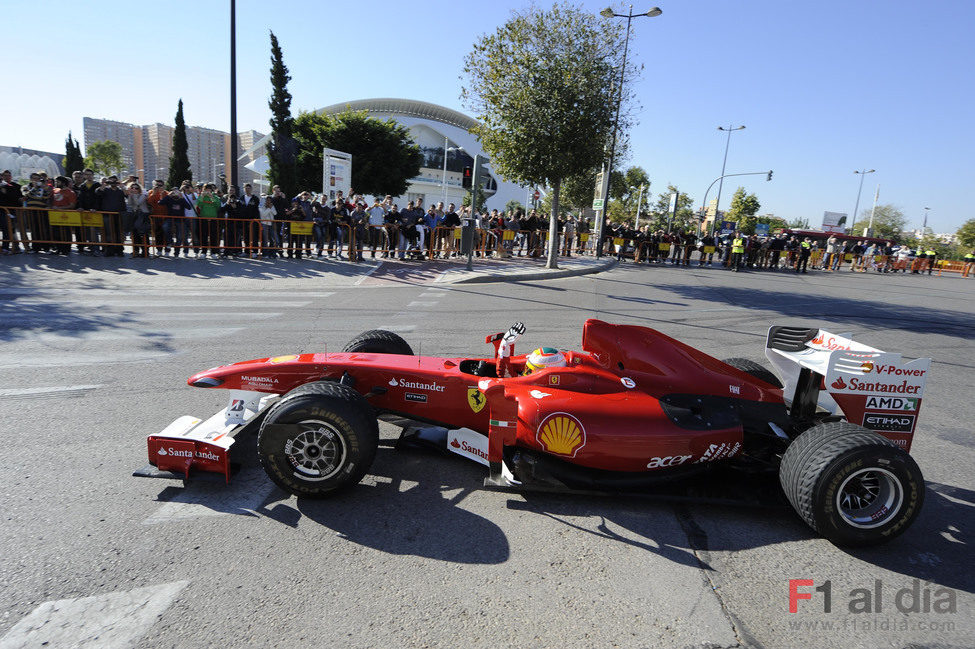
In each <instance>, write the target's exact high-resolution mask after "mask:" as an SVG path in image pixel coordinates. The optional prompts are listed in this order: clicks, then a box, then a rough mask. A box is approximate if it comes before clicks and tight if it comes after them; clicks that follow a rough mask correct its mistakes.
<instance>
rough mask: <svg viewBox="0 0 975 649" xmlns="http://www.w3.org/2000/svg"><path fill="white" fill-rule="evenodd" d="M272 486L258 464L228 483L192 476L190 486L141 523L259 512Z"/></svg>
mask: <svg viewBox="0 0 975 649" xmlns="http://www.w3.org/2000/svg"><path fill="white" fill-rule="evenodd" d="M272 489H273V485H272V484H271V483H270V481H269V480H268V479H267V476H266V475H265V474H264V472H263V471H262V470H261V469H260V468H258V467H252V468H249V469H246V470H244V471H241V472H240V473H239V474H237V475H235V476H234V477H232V478H231V479H230V484H229V485H225V484H222V483H220V482H195V483H194V482H192V478H191V481H190V484H189V486H187V487H186V488H184V489H183V490H182V491H181V492H180V493H179V494H177V495H176V497H175V498H173V499H172V500H170V501H168V502H166V503H164V504H163V505H162V506H161V507H160V508H159V509H158V510H156V513H154V514H153V515H152V516H150V517H149V518H147V519H146V520H144V521H142V523H143V525H156V524H159V523H172V522H175V521H183V520H188V519H191V518H208V517H211V516H225V515H228V514H236V515H245V516H257V514H255V513H254V512H255V510H256V509H257V508H258V507H260V506H261V503H263V502H264V500H265V499H266V498H267V496H268V494H270V493H271V490H272Z"/></svg>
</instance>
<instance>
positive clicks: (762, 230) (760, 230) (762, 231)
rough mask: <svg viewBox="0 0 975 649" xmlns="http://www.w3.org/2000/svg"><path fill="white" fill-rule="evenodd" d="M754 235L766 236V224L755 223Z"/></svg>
mask: <svg viewBox="0 0 975 649" xmlns="http://www.w3.org/2000/svg"><path fill="white" fill-rule="evenodd" d="M755 234H757V235H758V236H760V237H767V236H768V223H756V224H755Z"/></svg>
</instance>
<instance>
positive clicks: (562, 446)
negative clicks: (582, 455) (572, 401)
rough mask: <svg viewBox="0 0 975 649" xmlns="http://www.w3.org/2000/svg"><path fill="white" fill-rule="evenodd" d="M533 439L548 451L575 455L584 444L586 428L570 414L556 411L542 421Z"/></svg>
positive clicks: (570, 455)
mask: <svg viewBox="0 0 975 649" xmlns="http://www.w3.org/2000/svg"><path fill="white" fill-rule="evenodd" d="M535 439H536V440H538V443H539V444H541V445H542V448H543V449H545V450H546V451H548V452H549V453H554V454H556V455H567V456H569V457H575V455H576V453H577V452H578V451H579V449H580V448H582V447H583V446H585V445H586V429H585V427H584V426H583V425H582V423H581V422H580V421H579V420H578V419H576V418H575V417H573V416H572V415H570V414H568V413H565V412H557V413H554V414H551V415H549V416H548V417H546V418H545V419H544V420H543V421H542V423H541V425H540V426H539V427H538V433H537V434H536V435H535Z"/></svg>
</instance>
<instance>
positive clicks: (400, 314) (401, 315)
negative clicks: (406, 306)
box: [391, 311, 413, 318]
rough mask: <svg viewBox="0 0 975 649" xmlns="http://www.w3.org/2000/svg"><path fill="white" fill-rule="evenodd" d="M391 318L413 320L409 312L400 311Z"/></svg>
mask: <svg viewBox="0 0 975 649" xmlns="http://www.w3.org/2000/svg"><path fill="white" fill-rule="evenodd" d="M391 317H393V318H412V317H413V314H412V313H410V312H409V311H400V312H399V313H394V314H393V315H392V316H391Z"/></svg>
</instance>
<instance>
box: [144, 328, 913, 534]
mask: <svg viewBox="0 0 975 649" xmlns="http://www.w3.org/2000/svg"><path fill="white" fill-rule="evenodd" d="M523 332H524V326H523V325H521V324H520V323H518V324H516V325H515V326H514V327H512V328H511V329H510V330H509V331H508V332H507V333H505V334H495V335H492V336H488V337H487V342H489V343H493V345H494V348H495V353H494V355H493V356H492V357H490V358H438V357H432V356H414V355H413V352H412V350H411V349H410V346H409V345H408V344H407V343H406V341H404V340H403V339H402V338H400V337H399V336H397V335H396V334H394V333H391V332H388V331H380V330H376V331H367V332H365V333H363V334H361V335H359V336H358V337H356V338H355V339H354V340H352V341H351V342H350V343H349V344H348V345H347V346H346V347H345V349H344V350H343V351H342V352H341V353H314V354H298V355H288V356H276V357H273V358H261V359H257V360H252V361H244V362H240V363H234V364H232V365H225V366H221V367H215V368H213V369H209V370H206V371H204V372H200V373H198V374H195V375H194V376H192V377H190V379H189V380H188V383H189V385H191V386H194V387H199V388H224V389H228V390H230V399H229V405H227V407H226V408H224V409H222V410H220V411H218V412H217V413H216V414H215V415H213V416H212V417H210V418H209V419H207V420H206V421H201V420H199V419H196V418H193V417H181V418H179V419H177V420H176V421H174V422H173V423H172V424H170V425H169V426H168V427H167V428H166V429H165V430H163V431H162V432H161V433H158V434H155V435H150V436H149V440H148V447H149V461H150V466H147V467H145V468H144V469H140V470H139V471H137V472H136V475H143V476H151V477H170V478H181V479H184V478H189V477H190V476H191V475H192V474H194V473H196V472H216V473H220V474H223V475H224V476H225V477H226V479H227V480H230V477H231V475H232V471H233V463H232V457H231V451H232V450H234V448H235V447H234V446H233V444H234V441H235V440H236V439H240V438H241V436H242V435H245V434H247V433H252V432H257V451H258V455H259V457H260V461H261V464H262V465H263V467H264V469H265V470H266V471H267V474H268V476H269V477H270V478H271V480H272V481H274V483H275V484H277V485H278V486H280V487H281V488H283V489H285V490H287V491H289V492H291V493H292V494H295V495H298V496H312V497H322V496H327V495H329V494H331V493H333V492H335V491H336V490H339V489H342V488H344V487H348V486H350V485H354V484H355V483H357V482H358V481H359V480H360V479H361V478H362V477H363V475H365V473H366V472H367V471H368V469H369V466H370V463H371V462H372V460H373V458H374V456H375V453H376V448H377V445H378V441H379V432H378V425H377V419H381V420H384V421H389V422H392V423H395V424H397V425H399V426H401V427H403V429H404V435H405V436H406V437H412V438H414V439H419V440H421V441H425V442H426V443H428V444H435V445H439V446H440V447H441V448H442V449H444V450H447V451H451V452H453V453H456V454H458V455H461V456H464V457H466V458H468V459H470V460H473V461H475V462H479V463H481V464H483V465H485V466H486V467H487V470H488V477H487V478H486V480H485V484H486V485H489V486H494V487H505V488H514V489H559V490H570V491H572V490H577V491H613V492H617V491H620V490H644V491H647V490H649V491H653V490H654V489H659V488H661V487H662V486H663V485H667V484H672V483H673V482H674V481H677V480H684V481H691V483H693V482H694V481H697V480H700V479H701V478H700V476H701V475H702V474H708V473H713V472H714V471H715V470H716V468H717V467H734V468H737V469H745V470H746V471H748V472H762V471H777V472H778V474H779V480H780V482H781V485H782V491H783V492H784V494H785V496H786V497H787V498H788V500H789V502H790V503H791V504H792V506H793V507H794V508H795V510H796V511H797V512H798V513H799V515H800V516H801V517H802V518H803V519H804V520H805V521H806V522H807V523H808V524H809V525H810V526H812V527H813V528H814V529H815V530H816V531H818V532H819V533H820V534H822V535H823V536H824V537H826V538H828V539H830V540H831V541H833V542H834V543H838V544H844V545H866V544H873V543H881V542H884V541H887V540H889V539H891V538H893V537H895V536H897V535H898V534H900V533H901V532H903V531H904V530H905V529H906V528H907V527H908V526H909V525H910V524H911V523H912V522H913V520H914V519H915V518H916V516H917V515H918V512H919V511H920V508H921V505H922V502H923V497H924V482H923V479H922V477H921V473H920V470H919V469H918V467H917V464H916V463H915V462H914V460H913V459H912V458H911V456H910V455H909V454H908V451H909V450H910V445H911V439H912V436H913V432H914V429H915V426H916V424H917V415H918V411H919V409H920V405H921V397H922V392H923V389H924V383H925V379H926V376H927V372H928V367H929V365H930V359H918V360H914V361H910V362H907V361H905V360H903V359H902V358H901V356H900V355H899V354H892V353H885V352H882V351H880V350H877V349H874V348H872V347H867V346H865V345H861V344H858V343H855V342H853V341H852V340H850V339H849V338H848V337H843V336H837V335H834V334H830V333H828V332H825V331H821V330H818V329H806V328H798V327H772V328H771V329H770V330H769V334H768V338H767V344H766V356H767V357H768V359H769V361H770V362H771V363H772V365H773V367H774V368H775V369H776V371H777V373H778V377H777V376H776V374H773V373H772V372H771V371H770V370H768V369H766V368H765V367H763V366H762V365H760V364H758V363H754V362H752V361H748V360H745V359H728V360H725V361H720V360H718V359H716V358H713V357H711V356H708V355H707V354H705V353H703V352H701V351H699V350H697V349H694V348H692V347H689V346H688V345H685V344H683V343H681V342H679V341H677V340H675V339H673V338H670V337H668V336H666V335H664V334H662V333H660V332H658V331H655V330H653V329H648V328H645V327H638V326H630V325H614V324H609V323H606V322H602V321H599V320H589V321H587V322H586V323H585V326H584V328H583V333H582V349H583V351H581V352H578V351H559V350H554V349H540V350H536V351H535V352H532V354H528V355H520V356H516V355H515V354H514V342H515V340H516V339H517V338H518V336H520V335H521V334H522V333H523ZM780 377H781V382H780ZM238 448H239V447H238Z"/></svg>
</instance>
